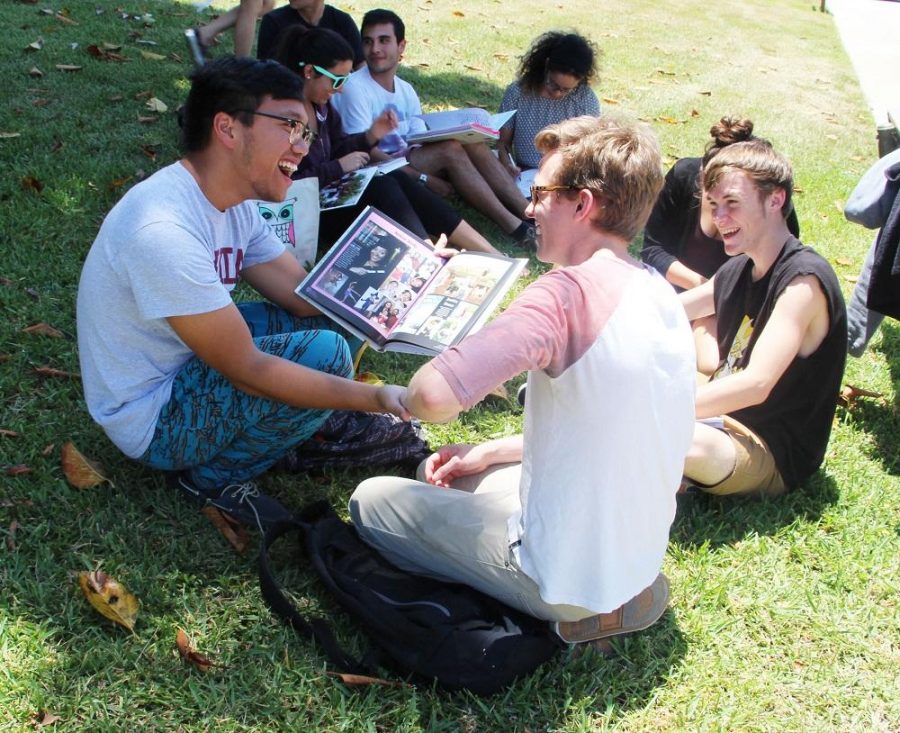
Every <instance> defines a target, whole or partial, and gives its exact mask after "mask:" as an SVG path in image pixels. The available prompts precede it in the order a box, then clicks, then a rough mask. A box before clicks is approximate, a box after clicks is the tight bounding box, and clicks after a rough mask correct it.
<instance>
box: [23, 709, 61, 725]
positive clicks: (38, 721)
mask: <svg viewBox="0 0 900 733" xmlns="http://www.w3.org/2000/svg"><path fill="white" fill-rule="evenodd" d="M60 720H62V718H60V717H59V716H58V715H54V714H53V713H50V712H47V711H46V710H41V712H39V713H38V714H37V715H35V716H34V719H33V720H32V721H31V723H32V725H34V727H35V728H37V729H38V730H40V729H41V728H44V727H45V726H48V725H53V724H54V723H56V722H57V721H60Z"/></svg>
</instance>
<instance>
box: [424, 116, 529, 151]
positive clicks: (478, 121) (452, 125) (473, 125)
mask: <svg viewBox="0 0 900 733" xmlns="http://www.w3.org/2000/svg"><path fill="white" fill-rule="evenodd" d="M515 113H516V110H514V109H513V110H510V111H508V112H498V113H497V114H495V115H492V114H488V113H487V111H486V110H483V109H480V108H479V107H468V108H466V109H451V110H446V111H444V112H429V113H428V114H424V115H418V117H419V119H421V120H422V121H423V122H424V123H425V127H427V128H428V129H427V130H425V131H424V132H415V133H411V134H410V135H407V137H406V142H407V144H409V145H415V144H419V143H434V142H440V141H441V140H459V141H460V142H461V143H463V144H465V143H480V142H486V141H493V140H497V139H498V138H499V137H500V128H501V127H503V125H505V124H506V123H507V121H508V120H510V119H511V118H512V116H513V115H514V114H515Z"/></svg>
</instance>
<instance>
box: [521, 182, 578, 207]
mask: <svg viewBox="0 0 900 733" xmlns="http://www.w3.org/2000/svg"><path fill="white" fill-rule="evenodd" d="M577 190H579V189H578V186H555V185H554V186H532V187H531V204H532V205H533V206H537V202H538V194H539V193H544V192H546V191H577Z"/></svg>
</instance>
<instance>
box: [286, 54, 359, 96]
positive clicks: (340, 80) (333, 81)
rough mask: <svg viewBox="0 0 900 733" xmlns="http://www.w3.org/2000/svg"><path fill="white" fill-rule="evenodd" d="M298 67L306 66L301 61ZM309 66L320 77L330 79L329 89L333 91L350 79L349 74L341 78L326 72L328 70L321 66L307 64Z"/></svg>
mask: <svg viewBox="0 0 900 733" xmlns="http://www.w3.org/2000/svg"><path fill="white" fill-rule="evenodd" d="M298 65H299V66H300V68H303V67H304V66H307V64H306V63H305V62H303V61H301V62H300V63H299V64H298ZM309 66H312V67H313V68H314V69H315V70H316V71H318V72H319V73H320V74H321V75H322V76H327V77H328V78H329V79H331V88H332V89H334V90H335V91H337V90H338V89H340V88H341V87H342V86H344V82H346V81H347V79H349V78H350V74H344V75H343V76H338V75H337V74H332V73H331V72H330V71H328V69H323V68H322V67H321V66H316V64H309Z"/></svg>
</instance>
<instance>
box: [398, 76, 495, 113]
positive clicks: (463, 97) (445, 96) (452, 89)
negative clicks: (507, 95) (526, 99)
mask: <svg viewBox="0 0 900 733" xmlns="http://www.w3.org/2000/svg"><path fill="white" fill-rule="evenodd" d="M399 75H400V77H401V78H402V79H404V80H405V81H408V82H409V83H410V84H412V86H413V88H414V89H415V90H416V92H417V93H418V95H419V99H420V100H421V102H422V105H423V106H424V107H432V106H433V107H450V108H453V107H483V108H484V109H486V110H487V111H488V112H496V111H497V108H498V107H499V105H500V100H501V99H502V98H503V92H504V90H505V89H506V86H507V85H508V84H509V82H511V81H513V80H512V79H511V78H510V79H509V80H507V81H504V82H503V83H502V84H495V83H493V82H491V81H489V80H487V79H484V78H483V77H480V76H475V75H474V74H461V73H459V72H457V71H441V72H428V73H426V72H423V71H420V70H418V69H416V68H414V67H410V66H404V67H402V68H401V69H400V74H399Z"/></svg>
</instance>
